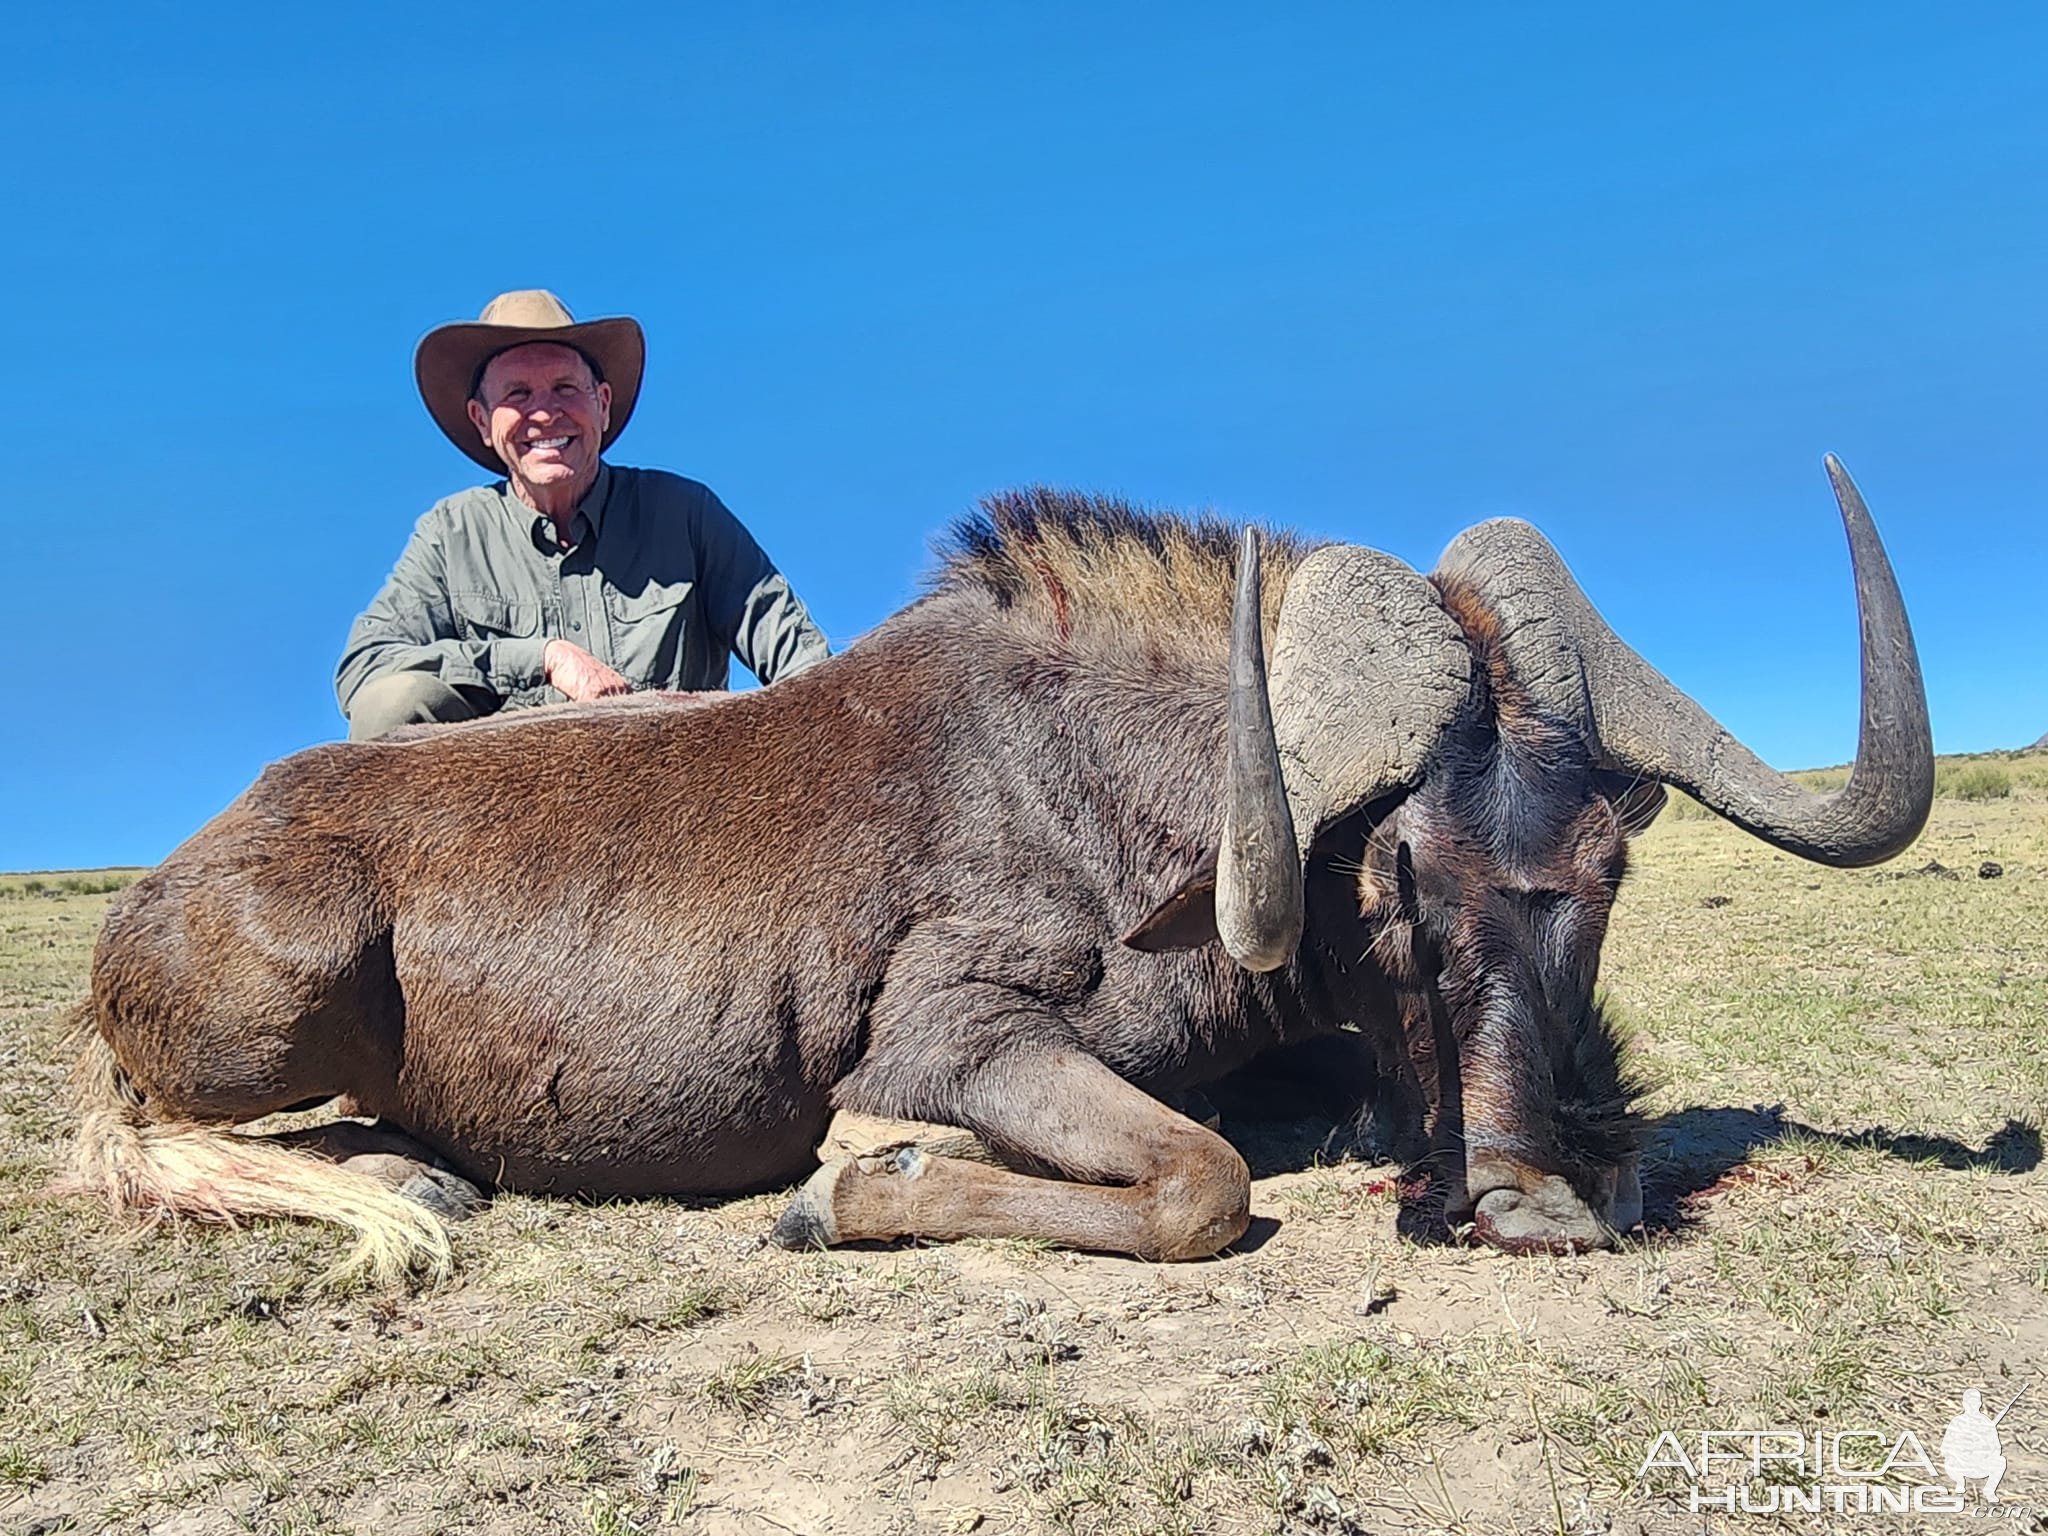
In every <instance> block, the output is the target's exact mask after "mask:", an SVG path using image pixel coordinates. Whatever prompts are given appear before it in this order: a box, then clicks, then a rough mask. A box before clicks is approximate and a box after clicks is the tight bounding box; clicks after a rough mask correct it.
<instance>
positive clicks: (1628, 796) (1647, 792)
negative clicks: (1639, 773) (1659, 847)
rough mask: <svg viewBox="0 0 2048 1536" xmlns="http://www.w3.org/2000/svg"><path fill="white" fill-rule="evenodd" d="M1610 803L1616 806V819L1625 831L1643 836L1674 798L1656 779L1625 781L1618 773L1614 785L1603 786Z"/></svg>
mask: <svg viewBox="0 0 2048 1536" xmlns="http://www.w3.org/2000/svg"><path fill="white" fill-rule="evenodd" d="M1602 788H1603V789H1604V791H1605V792H1606V795H1607V803H1608V804H1609V805H1611V806H1613V807H1614V817H1615V820H1617V821H1619V822H1620V823H1621V830H1622V831H1623V832H1624V833H1626V834H1627V835H1628V836H1630V837H1638V836H1640V835H1641V834H1642V833H1643V832H1644V830H1645V829H1647V828H1648V827H1649V825H1650V823H1651V822H1653V821H1655V820H1656V819H1657V813H1658V812H1659V811H1661V810H1663V809H1664V802H1665V801H1666V800H1667V799H1669V798H1670V796H1668V795H1667V794H1665V792H1664V786H1663V785H1662V784H1659V783H1658V782H1657V781H1656V780H1655V779H1634V780H1623V779H1621V778H1620V777H1619V776H1616V778H1615V781H1614V782H1613V783H1612V784H1607V785H1603V786H1602Z"/></svg>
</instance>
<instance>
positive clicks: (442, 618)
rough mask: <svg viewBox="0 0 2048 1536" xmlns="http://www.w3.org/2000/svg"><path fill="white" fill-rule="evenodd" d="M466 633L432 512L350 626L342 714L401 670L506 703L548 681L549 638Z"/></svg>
mask: <svg viewBox="0 0 2048 1536" xmlns="http://www.w3.org/2000/svg"><path fill="white" fill-rule="evenodd" d="M463 628H464V626H463V625H461V624H460V623H459V622H458V621H457V618H456V615H455V611H454V608H453V605H452V604H451V603H450V601H449V596H448V582H447V552H446V549H445V547H444V545H443V543H442V525H441V523H440V520H439V519H438V518H437V517H436V515H435V513H433V512H429V513H428V514H427V515H426V516H425V517H423V518H421V519H420V523H419V526H418V527H417V528H415V529H414V530H413V535H412V538H411V539H410V540H409V541H408V542H407V544H406V546H405V553H404V554H402V555H400V556H399V557H398V565H397V567H396V568H395V569H394V570H393V571H392V572H391V575H390V576H389V577H388V578H387V579H386V580H385V582H384V586H383V589H382V590H381V591H380V592H378V594H377V596H376V597H375V598H374V599H373V600H372V601H371V603H370V606H369V607H368V608H366V609H365V610H363V612H362V613H361V615H359V616H358V617H357V619H356V621H355V623H354V624H352V625H351V626H350V627H349V633H348V644H347V645H346V646H345V647H344V648H343V650H342V653H341V663H340V665H339V666H337V667H336V668H335V672H334V693H335V699H336V701H337V702H338V703H339V704H340V705H341V712H342V713H343V714H344V715H346V714H347V713H348V712H349V705H350V703H351V702H352V701H353V700H354V698H355V696H356V691H357V690H358V689H360V688H361V687H362V686H363V684H364V683H367V682H368V681H370V679H371V678H373V677H383V676H388V675H390V674H391V673H394V672H425V673H428V674H429V675H431V676H434V677H438V678H439V679H440V680H441V681H442V682H444V683H446V684H448V685H449V686H450V687H451V688H464V687H467V688H482V689H485V690H487V691H489V692H491V693H495V694H497V695H498V696H499V697H501V698H502V697H504V696H505V695H507V694H510V693H514V692H517V691H518V690H520V689H523V688H537V687H539V686H540V685H541V683H542V682H543V681H544V680H545V677H544V672H543V657H544V654H545V651H546V648H547V638H546V636H544V635H540V634H533V635H499V636H492V637H488V638H483V639H464V638H462V631H463Z"/></svg>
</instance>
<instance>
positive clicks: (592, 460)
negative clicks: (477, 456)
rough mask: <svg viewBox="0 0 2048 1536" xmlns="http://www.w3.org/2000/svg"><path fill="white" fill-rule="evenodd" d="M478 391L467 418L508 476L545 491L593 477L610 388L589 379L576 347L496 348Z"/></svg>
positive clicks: (549, 344)
mask: <svg viewBox="0 0 2048 1536" xmlns="http://www.w3.org/2000/svg"><path fill="white" fill-rule="evenodd" d="M477 394H478V396H479V398H478V399H475V400H472V401H470V402H469V419H470V420H471V421H472V422H474V423H475V424H476V429H477V433H478V435H479V436H481V437H482V438H483V440H484V441H485V442H487V443H489V444H490V445H491V447H492V448H493V449H494V450H495V451H496V452H497V455H498V457H499V458H501V459H503V460H504V461H505V472H506V473H507V474H508V475H510V476H511V477H512V479H513V480H515V481H517V482H519V483H521V484H524V485H526V486H529V487H532V488H533V489H535V490H546V489H550V488H558V487H561V486H563V485H564V484H574V485H577V486H579V487H580V486H581V485H584V484H587V483H588V482H589V481H591V480H593V479H595V478H596V475H597V452H598V446H599V444H600V443H602V442H603V440H604V430H605V428H606V427H607V426H609V425H610V423H611V419H612V387H611V385H609V384H599V383H596V382H595V381H594V380H593V379H592V378H591V373H590V364H589V363H587V362H585V361H584V359H583V354H582V353H580V352H578V351H577V350H576V349H575V348H574V347H564V346H561V345H558V344H557V343H555V342H551V341H534V342H528V343H527V344H526V345H525V346H522V347H513V348H511V349H510V350H509V351H505V352H500V353H499V354H498V355H497V356H496V357H494V358H492V359H491V360H490V362H489V364H488V365H486V366H485V368H484V376H483V382H482V383H481V384H480V385H478V387H477Z"/></svg>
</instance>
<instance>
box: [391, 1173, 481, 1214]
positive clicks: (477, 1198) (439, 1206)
mask: <svg viewBox="0 0 2048 1536" xmlns="http://www.w3.org/2000/svg"><path fill="white" fill-rule="evenodd" d="M398 1192H399V1194H401V1195H403V1196H404V1197H405V1198H406V1199H408V1200H410V1201H412V1202H413V1203H414V1204H416V1205H424V1206H425V1207H426V1208H427V1209H428V1210H430V1211H432V1212H433V1213H434V1214H435V1215H436V1216H438V1217H440V1218H441V1219H442V1220H443V1221H467V1220H469V1218H470V1217H472V1216H474V1215H475V1214H476V1213H477V1212H478V1211H480V1210H482V1209H483V1208H484V1205H485V1203H486V1202H485V1200H484V1192H483V1191H482V1190H480V1189H478V1188H477V1187H476V1186H475V1185H474V1184H472V1183H470V1182H469V1180H467V1179H465V1178H464V1177H462V1175H461V1174H459V1173H450V1172H448V1170H447V1169H445V1168H422V1169H421V1170H420V1171H419V1172H418V1173H416V1174H414V1175H413V1176H412V1177H411V1178H409V1179H407V1180H406V1181H405V1182H404V1183H403V1184H401V1185H399V1186H398Z"/></svg>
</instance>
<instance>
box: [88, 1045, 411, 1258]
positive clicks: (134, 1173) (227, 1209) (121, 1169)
mask: <svg viewBox="0 0 2048 1536" xmlns="http://www.w3.org/2000/svg"><path fill="white" fill-rule="evenodd" d="M88 1007H89V1005H88ZM88 1020H89V1014H88ZM88 1029H89V1033H87V1034H86V1037H85V1040H84V1042H83V1050H82V1052H81V1054H80V1057H79V1061H78V1066H77V1069H76V1071H75V1073H74V1079H73V1080H74V1083H75V1084H76V1087H77V1091H78V1099H79V1112H80V1119H79V1128H78V1140H77V1142H76V1144H75V1146H74V1148H73V1151H72V1159H71V1167H70V1170H69V1172H68V1173H66V1174H64V1175H63V1176H61V1177H60V1178H59V1179H58V1181H57V1185H56V1192H57V1193H59V1194H83V1195H97V1196H100V1197H101V1198H103V1199H105V1200H106V1202H107V1203H108V1204H109V1205H110V1206H112V1207H113V1208H114V1209H115V1210H116V1211H119V1212H124V1213H131V1214H138V1215H145V1216H148V1217H151V1218H155V1217H159V1216H162V1215H164V1214H176V1215H182V1216H191V1217H196V1218H198V1219H199V1220H201V1221H218V1222H225V1223H227V1224H229V1225H230V1226H232V1225H234V1224H235V1223H236V1222H238V1221H240V1220H241V1219H242V1218H244V1217H248V1216H289V1217H295V1218H297V1219H299V1220H301V1221H325V1222H332V1223H334V1224H335V1225H337V1226H343V1227H347V1228H349V1229H350V1230H351V1231H353V1232H354V1233H355V1234H356V1246H355V1249H354V1251H353V1252H351V1253H350V1254H349V1256H348V1257H347V1258H346V1259H344V1260H343V1261H342V1262H341V1263H340V1264H338V1265H336V1266H335V1267H334V1268H333V1269H330V1270H328V1271H327V1272H326V1273H325V1274H323V1275H322V1276H320V1278H319V1281H318V1282H316V1283H318V1284H320V1285H331V1284H334V1283H335V1282H337V1281H340V1280H344V1279H349V1278H353V1277H355V1276H357V1275H367V1276H368V1277H370V1278H371V1279H373V1280H376V1281H378V1282H380V1283H388V1282H391V1281H395V1280H398V1279H401V1278H403V1277H405V1276H407V1275H422V1276H425V1277H428V1278H433V1279H439V1278H441V1277H443V1276H445V1275H446V1274H447V1273H448V1272H449V1269H450V1267H451V1256H450V1252H449V1246H448V1232H447V1229H446V1228H444V1227H443V1226H442V1225H441V1223H440V1221H439V1219H438V1218H436V1217H435V1216H434V1214H433V1213H432V1212H431V1211H429V1210H427V1209H426V1208H425V1207H424V1206H421V1205H418V1204H416V1203H415V1202H413V1201H411V1200H408V1199H406V1198H405V1197H404V1196H403V1195H400V1194H399V1193H398V1192H397V1191H395V1190H392V1189H389V1188H387V1187H385V1186H384V1185H382V1184H380V1183H378V1182H377V1181H376V1180H375V1179H372V1178H369V1177H367V1176H366V1175H364V1174H360V1173H351V1172H349V1171H348V1170H347V1169H346V1168H343V1167H341V1166H340V1165H338V1164H336V1163H332V1162H329V1161H328V1160H327V1159H326V1158H323V1157H318V1156H316V1155H314V1154H312V1153H310V1152H300V1151H294V1150H292V1149H290V1148H288V1147H283V1146H279V1145H277V1144H276V1143H274V1142H269V1141H265V1140H263V1139H262V1138H260V1137H256V1136H243V1135H238V1134H236V1133H235V1132H234V1131H231V1130H227V1129H223V1128H220V1127H216V1126H205V1125H195V1124H190V1123H182V1124H181V1123H175V1122H169V1123H164V1124H150V1123H148V1122H147V1121H146V1120H145V1119H144V1117H143V1113H142V1107H141V1105H140V1104H139V1103H138V1101H137V1099H136V1096H135V1093H134V1091H133V1089H132V1088H131V1087H130V1085H129V1083H128V1080H127V1077H126V1074H124V1073H123V1072H122V1071H121V1068H120V1066H119V1065H118V1064H117V1063H116V1062H115V1060H114V1053H113V1051H112V1050H111V1049H110V1048H109V1047H108V1045H107V1043H106V1041H105V1040H104V1039H102V1038H101V1036H100V1033H99V1031H98V1029H97V1028H92V1027H91V1026H90V1024H89V1022H88Z"/></svg>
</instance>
